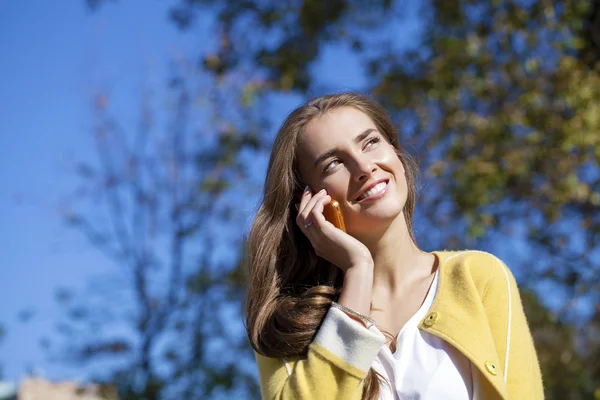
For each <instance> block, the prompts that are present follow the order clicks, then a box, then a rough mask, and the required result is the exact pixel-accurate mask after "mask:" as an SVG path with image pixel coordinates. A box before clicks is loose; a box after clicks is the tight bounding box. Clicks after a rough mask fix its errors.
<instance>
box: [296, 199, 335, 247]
mask: <svg viewBox="0 0 600 400" xmlns="http://www.w3.org/2000/svg"><path fill="white" fill-rule="evenodd" d="M313 199H314V205H313V204H312V202H313ZM313 199H311V202H310V203H309V204H308V205H307V207H306V208H305V210H304V211H305V212H307V215H306V216H305V215H304V214H303V215H300V216H299V218H298V221H297V222H298V225H299V226H300V227H301V228H304V231H305V232H304V233H305V234H307V236H308V233H309V231H312V232H313V233H312V234H311V235H310V236H308V237H309V239H311V238H314V235H315V234H319V233H321V230H322V229H323V227H324V226H325V225H326V224H327V220H326V219H325V216H324V215H323V208H324V207H325V205H326V204H327V203H329V202H331V196H329V195H327V194H321V195H319V196H317V195H315V196H314V197H313ZM313 226H314V227H316V228H317V229H315V228H312V227H313ZM311 241H312V239H311Z"/></svg>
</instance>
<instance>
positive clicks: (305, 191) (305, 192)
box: [304, 185, 309, 194]
mask: <svg viewBox="0 0 600 400" xmlns="http://www.w3.org/2000/svg"><path fill="white" fill-rule="evenodd" d="M308 192H309V190H308V185H306V187H305V188H304V194H307V193H308Z"/></svg>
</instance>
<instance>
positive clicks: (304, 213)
mask: <svg viewBox="0 0 600 400" xmlns="http://www.w3.org/2000/svg"><path fill="white" fill-rule="evenodd" d="M325 195H326V192H325V189H322V190H320V191H319V192H318V193H316V194H315V195H313V196H312V197H311V198H310V200H308V202H307V203H306V205H305V206H304V208H303V209H301V210H300V216H301V218H302V219H303V220H304V221H306V218H307V217H308V215H309V214H310V212H311V210H312V209H313V207H314V206H315V204H316V203H317V201H319V199H321V198H323V196H325Z"/></svg>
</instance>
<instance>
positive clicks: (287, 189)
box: [246, 93, 418, 400]
mask: <svg viewBox="0 0 600 400" xmlns="http://www.w3.org/2000/svg"><path fill="white" fill-rule="evenodd" d="M340 107H353V108H355V109H357V110H359V111H362V112H364V113H365V114H366V115H368V116H369V117H370V118H371V120H372V121H373V122H374V123H375V126H376V127H377V129H378V130H379V132H381V134H382V135H383V136H384V137H385V138H386V139H387V140H388V142H389V143H391V144H392V145H393V146H394V147H395V148H396V153H397V154H398V157H399V158H400V160H401V161H402V164H403V165H404V170H405V173H406V181H407V186H408V196H407V200H406V204H405V206H404V217H405V219H406V225H407V226H408V231H409V233H410V236H411V239H412V240H413V242H415V243H416V241H415V238H414V235H413V231H412V220H413V215H414V208H415V200H416V179H417V176H418V168H417V166H416V164H415V163H414V161H413V160H412V158H411V157H410V156H409V155H408V154H407V153H405V152H404V151H403V149H402V148H401V147H400V145H399V144H398V134H397V131H396V129H395V127H394V124H393V123H392V120H391V119H390V117H389V115H388V114H387V112H386V111H385V109H384V108H383V107H381V106H380V105H379V104H377V103H376V102H375V101H374V100H372V99H371V98H369V97H367V96H364V95H361V94H356V93H341V94H333V95H327V96H322V97H318V98H315V99H312V100H310V101H308V102H307V103H306V104H304V105H302V106H301V107H299V108H297V109H296V110H294V111H293V112H292V113H291V114H290V115H289V116H288V117H287V118H286V120H285V121H284V122H283V124H282V125H281V127H280V129H279V132H278V134H277V138H276V139H275V143H274V145H273V149H272V150H271V158H270V160H269V166H268V169H267V176H266V180H265V185H264V197H263V201H262V204H261V206H260V208H259V210H258V213H257V215H256V218H255V220H254V223H253V224H252V228H251V229H250V233H249V237H248V243H247V245H248V254H247V256H248V258H247V264H248V268H249V286H248V292H247V298H246V319H247V321H246V330H247V333H248V337H249V339H250V343H251V344H252V347H253V348H254V350H255V351H257V352H258V353H260V354H262V355H264V356H267V357H278V358H279V357H285V358H293V357H305V356H306V354H307V351H308V345H309V344H310V343H311V342H312V341H313V339H314V337H315V335H316V332H317V330H318V328H319V326H320V325H321V322H322V321H323V318H324V317H325V314H326V313H327V311H328V310H329V307H330V306H331V302H332V301H335V300H336V299H337V298H338V296H339V294H340V289H341V284H342V279H343V273H342V271H341V270H340V269H339V268H337V267H336V266H334V265H332V264H331V263H329V262H328V261H326V260H324V259H322V258H320V257H318V256H317V255H316V254H315V251H314V249H313V247H312V245H311V244H310V241H309V240H308V238H307V237H306V236H305V235H304V234H303V233H302V232H301V231H300V229H299V228H298V226H297V225H296V221H295V220H296V209H295V202H294V196H295V195H296V194H297V193H299V192H301V191H302V190H303V187H304V183H303V182H301V179H300V176H299V173H298V171H299V169H298V165H297V162H298V161H297V157H296V150H297V146H298V138H299V136H300V134H301V133H302V132H303V131H304V129H305V128H306V126H307V124H308V123H309V122H310V121H311V120H313V119H314V118H316V117H318V116H321V115H323V114H325V113H327V112H328V111H331V110H334V109H337V108H340ZM381 383H382V378H381V376H380V375H379V374H377V373H376V372H375V370H374V369H373V368H371V369H370V370H369V372H368V374H367V376H366V378H365V385H364V390H363V399H369V400H371V399H376V398H377V396H378V395H379V388H380V384H381Z"/></svg>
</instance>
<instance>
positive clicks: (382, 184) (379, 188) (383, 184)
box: [356, 181, 389, 202]
mask: <svg viewBox="0 0 600 400" xmlns="http://www.w3.org/2000/svg"><path fill="white" fill-rule="evenodd" d="M388 183H389V181H383V182H380V183H378V184H377V185H375V186H373V187H372V188H371V189H369V190H367V191H366V192H364V193H363V194H361V195H360V196H359V197H358V198H357V199H356V201H357V202H360V201H362V200H364V199H366V198H369V197H371V196H375V195H377V194H382V193H383V192H385V189H386V188H387V185H388Z"/></svg>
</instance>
